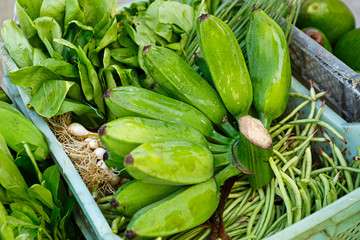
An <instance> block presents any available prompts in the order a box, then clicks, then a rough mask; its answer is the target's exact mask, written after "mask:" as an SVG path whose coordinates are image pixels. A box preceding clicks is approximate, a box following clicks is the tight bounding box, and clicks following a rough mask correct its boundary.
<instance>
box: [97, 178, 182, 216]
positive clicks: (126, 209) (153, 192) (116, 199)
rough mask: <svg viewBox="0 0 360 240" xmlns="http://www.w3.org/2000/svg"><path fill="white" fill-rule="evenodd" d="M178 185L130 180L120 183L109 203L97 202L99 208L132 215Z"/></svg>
mask: <svg viewBox="0 0 360 240" xmlns="http://www.w3.org/2000/svg"><path fill="white" fill-rule="evenodd" d="M179 188H180V187H179V186H169V185H157V184H149V183H144V182H142V181H138V180H131V181H129V182H127V183H125V184H124V185H122V186H121V187H120V188H119V189H118V190H117V191H116V192H115V194H114V196H113V199H112V200H111V201H110V203H107V204H99V206H100V209H102V210H108V211H114V212H117V213H120V214H121V215H124V216H126V217H132V216H133V215H134V214H135V213H136V212H137V211H138V210H140V209H141V208H143V207H146V206H148V205H150V204H152V203H154V202H157V201H159V200H161V199H163V198H165V197H166V196H168V195H170V194H171V193H173V192H175V191H176V190H178V189H179Z"/></svg>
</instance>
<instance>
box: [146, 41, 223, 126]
mask: <svg viewBox="0 0 360 240" xmlns="http://www.w3.org/2000/svg"><path fill="white" fill-rule="evenodd" d="M141 54H142V55H143V61H144V65H145V67H146V70H147V72H148V73H149V74H150V75H151V77H152V78H153V79H154V81H155V82H156V83H157V84H159V85H160V86H161V87H162V88H163V89H164V90H165V91H166V92H167V93H168V94H169V95H170V96H171V97H173V98H176V99H178V100H181V101H183V102H186V103H188V104H191V105H192V106H194V107H196V108H197V109H199V110H200V111H201V112H202V113H204V114H205V115H206V116H207V117H208V118H209V119H210V120H211V121H212V122H214V123H215V124H219V125H220V124H222V123H223V121H224V119H225V117H226V114H227V112H226V108H225V106H224V104H223V103H222V101H221V99H220V97H219V95H218V94H217V92H216V91H215V90H214V89H213V88H212V87H211V86H210V85H209V83H207V82H206V80H204V79H203V78H202V77H201V76H200V75H199V74H198V73H197V72H196V71H195V70H194V69H193V68H192V67H191V66H190V65H189V64H188V63H187V62H186V61H185V60H183V59H182V58H181V57H180V56H178V55H177V54H176V53H175V52H173V51H171V50H170V49H167V48H164V47H158V46H146V47H145V48H144V50H143V51H142V53H141Z"/></svg>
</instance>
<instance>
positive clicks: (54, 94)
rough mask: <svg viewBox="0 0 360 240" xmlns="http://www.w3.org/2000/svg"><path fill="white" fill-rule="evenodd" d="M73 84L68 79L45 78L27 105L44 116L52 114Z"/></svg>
mask: <svg viewBox="0 0 360 240" xmlns="http://www.w3.org/2000/svg"><path fill="white" fill-rule="evenodd" d="M74 84H76V83H75V82H70V81H63V80H46V81H44V82H43V83H42V84H41V86H40V87H39V89H38V91H36V93H35V94H34V95H33V96H32V98H31V100H30V102H29V105H30V106H32V107H33V108H34V109H35V110H36V112H38V113H39V114H41V115H42V116H44V117H51V116H54V115H55V114H56V113H57V112H58V111H59V109H60V107H61V104H62V103H63V101H64V99H65V97H66V94H67V93H68V91H69V90H70V88H71V87H72V86H73V85H74ZM44 96H46V98H44Z"/></svg>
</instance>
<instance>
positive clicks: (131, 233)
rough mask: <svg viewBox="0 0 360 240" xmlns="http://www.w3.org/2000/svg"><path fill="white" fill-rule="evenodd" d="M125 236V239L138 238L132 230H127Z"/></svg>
mask: <svg viewBox="0 0 360 240" xmlns="http://www.w3.org/2000/svg"><path fill="white" fill-rule="evenodd" d="M125 235H126V238H127V239H133V238H136V237H138V236H139V234H137V233H136V232H134V231H133V230H128V231H126V233H125Z"/></svg>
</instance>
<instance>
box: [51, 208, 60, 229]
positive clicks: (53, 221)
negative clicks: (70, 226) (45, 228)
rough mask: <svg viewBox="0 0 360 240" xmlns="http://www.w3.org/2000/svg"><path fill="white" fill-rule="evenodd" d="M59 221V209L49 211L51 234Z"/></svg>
mask: <svg viewBox="0 0 360 240" xmlns="http://www.w3.org/2000/svg"><path fill="white" fill-rule="evenodd" d="M59 219H60V208H54V209H53V210H52V211H51V216H50V229H51V231H52V232H54V231H55V228H56V227H57V225H58V222H59Z"/></svg>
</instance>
